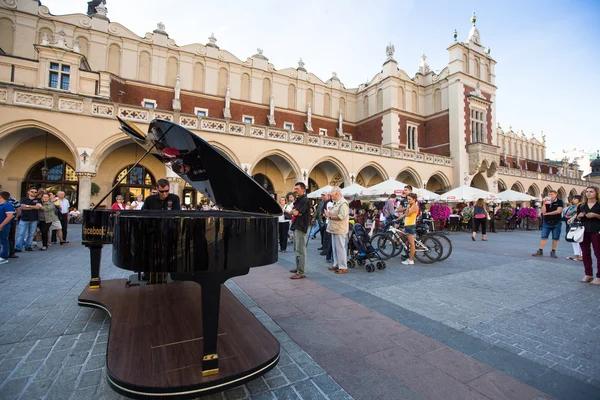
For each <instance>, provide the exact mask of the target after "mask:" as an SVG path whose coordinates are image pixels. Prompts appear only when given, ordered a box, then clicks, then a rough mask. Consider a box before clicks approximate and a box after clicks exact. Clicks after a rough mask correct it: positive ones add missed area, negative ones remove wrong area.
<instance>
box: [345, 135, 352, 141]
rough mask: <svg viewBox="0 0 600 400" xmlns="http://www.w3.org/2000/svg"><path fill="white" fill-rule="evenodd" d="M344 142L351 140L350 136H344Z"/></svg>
mask: <svg viewBox="0 0 600 400" xmlns="http://www.w3.org/2000/svg"><path fill="white" fill-rule="evenodd" d="M344 139H345V140H352V135H344Z"/></svg>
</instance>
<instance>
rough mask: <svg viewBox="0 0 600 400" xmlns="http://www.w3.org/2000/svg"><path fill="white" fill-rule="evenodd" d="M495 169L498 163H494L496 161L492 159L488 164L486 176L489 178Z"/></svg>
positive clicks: (494, 172)
mask: <svg viewBox="0 0 600 400" xmlns="http://www.w3.org/2000/svg"><path fill="white" fill-rule="evenodd" d="M497 170H498V164H496V161H492V162H491V163H490V166H489V167H488V169H487V177H488V178H491V177H492V176H494V175H495V174H496V171H497Z"/></svg>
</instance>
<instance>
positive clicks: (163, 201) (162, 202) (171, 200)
mask: <svg viewBox="0 0 600 400" xmlns="http://www.w3.org/2000/svg"><path fill="white" fill-rule="evenodd" d="M156 183H157V185H158V190H157V191H158V194H152V195H150V196H148V197H147V198H146V200H145V201H144V206H143V207H142V210H181V201H180V200H179V196H177V195H176V194H173V193H169V187H170V186H169V181H168V180H166V179H164V178H163V179H159V180H158V182H156ZM152 193H154V190H152Z"/></svg>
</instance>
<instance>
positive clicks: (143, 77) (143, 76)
mask: <svg viewBox="0 0 600 400" xmlns="http://www.w3.org/2000/svg"><path fill="white" fill-rule="evenodd" d="M151 70H152V56H151V55H150V52H148V51H146V50H143V51H141V52H140V56H139V62H138V81H142V82H150V77H151V76H152V75H151Z"/></svg>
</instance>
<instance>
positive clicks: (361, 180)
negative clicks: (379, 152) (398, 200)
mask: <svg viewBox="0 0 600 400" xmlns="http://www.w3.org/2000/svg"><path fill="white" fill-rule="evenodd" d="M388 179H389V177H388V174H387V172H386V171H385V169H384V168H383V167H382V166H381V165H379V164H378V163H376V162H374V161H371V162H368V163H366V164H365V165H363V166H362V167H360V168H359V169H358V172H357V174H356V178H355V180H354V183H358V184H359V185H362V186H364V187H369V186H373V185H376V184H378V183H380V182H383V181H386V180H388Z"/></svg>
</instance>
